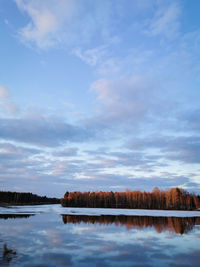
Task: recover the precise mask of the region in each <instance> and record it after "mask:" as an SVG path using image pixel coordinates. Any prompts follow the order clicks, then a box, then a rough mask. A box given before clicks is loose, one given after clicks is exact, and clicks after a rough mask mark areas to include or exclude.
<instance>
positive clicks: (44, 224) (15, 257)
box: [0, 205, 200, 267]
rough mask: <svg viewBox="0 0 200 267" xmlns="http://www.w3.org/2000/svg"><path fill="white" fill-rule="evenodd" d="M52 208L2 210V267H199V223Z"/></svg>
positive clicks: (191, 219) (192, 219)
mask: <svg viewBox="0 0 200 267" xmlns="http://www.w3.org/2000/svg"><path fill="white" fill-rule="evenodd" d="M55 207H57V205H54V207H53V208H50V206H40V207H38V206H32V207H29V208H24V209H20V208H18V212H17V210H16V209H14V208H13V209H12V208H10V209H9V213H8V211H7V212H5V209H4V212H3V213H4V214H1V215H0V265H1V266H48V267H51V266H101V267H102V266H200V217H194V216H193V217H185V218H182V217H179V218H178V217H155V216H125V215H115V216H114V215H101V216H87V215H76V214H75V213H74V214H73V215H72V214H66V213H65V211H66V210H65V209H64V208H63V209H62V208H59V212H55V210H56V209H55ZM25 210H26V211H27V213H24V211H25ZM13 211H14V213H13ZM62 211H63V212H62ZM5 213H6V214H5Z"/></svg>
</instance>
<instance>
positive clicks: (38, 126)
mask: <svg viewBox="0 0 200 267" xmlns="http://www.w3.org/2000/svg"><path fill="white" fill-rule="evenodd" d="M0 129H1V131H0V138H2V139H5V140H12V141H17V142H23V143H28V144H34V145H38V146H50V147H51V146H52V147H53V146H59V145H62V144H64V143H66V142H68V141H70V142H84V141H86V140H87V141H88V140H89V139H90V137H91V136H93V134H92V131H90V130H87V129H85V128H84V127H78V126H74V125H70V124H68V123H66V122H64V121H61V120H59V119H58V118H48V117H42V116H40V117H36V118H32V117H30V118H19V119H15V118H11V119H5V118H1V119H0Z"/></svg>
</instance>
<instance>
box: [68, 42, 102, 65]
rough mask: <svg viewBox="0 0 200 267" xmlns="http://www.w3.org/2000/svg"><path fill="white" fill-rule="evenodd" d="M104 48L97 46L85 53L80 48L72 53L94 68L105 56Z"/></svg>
mask: <svg viewBox="0 0 200 267" xmlns="http://www.w3.org/2000/svg"><path fill="white" fill-rule="evenodd" d="M105 48H106V47H105V46H99V47H96V48H93V49H88V50H85V51H82V50H81V48H76V49H74V50H73V53H74V54H75V55H76V56H77V57H79V58H80V59H81V60H83V61H84V62H85V63H87V64H88V65H90V66H95V65H96V64H97V63H99V61H101V59H102V57H103V56H104V55H105V54H106V51H105Z"/></svg>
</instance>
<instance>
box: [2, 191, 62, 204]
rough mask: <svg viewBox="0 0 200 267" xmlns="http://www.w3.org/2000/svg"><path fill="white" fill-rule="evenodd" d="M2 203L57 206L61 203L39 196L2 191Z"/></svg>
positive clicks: (55, 199) (56, 199) (57, 200)
mask: <svg viewBox="0 0 200 267" xmlns="http://www.w3.org/2000/svg"><path fill="white" fill-rule="evenodd" d="M0 203H5V204H17V205H21V204H22V205H24V204H30V205H36V204H56V203H60V199H58V198H49V197H46V196H38V195H36V194H32V193H20V192H10V191H8V192H5V191H0Z"/></svg>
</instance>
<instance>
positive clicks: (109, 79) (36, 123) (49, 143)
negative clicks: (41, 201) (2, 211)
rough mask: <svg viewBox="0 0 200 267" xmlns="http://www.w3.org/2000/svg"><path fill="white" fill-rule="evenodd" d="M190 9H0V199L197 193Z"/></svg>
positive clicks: (109, 4) (21, 2) (199, 76)
mask: <svg viewBox="0 0 200 267" xmlns="http://www.w3.org/2000/svg"><path fill="white" fill-rule="evenodd" d="M199 10H200V3H199V1H195V0H193V1H190V0H185V1H184V0H182V1H176V0H173V1H172V0H170V1H168V0H154V1H153V0H152V1H151V0H130V1H129V0H117V1H116V0H113V1H112V0H102V1H93V0H85V1H81V0H60V1H58V0H43V1H42V0H12V1H6V0H1V1H0V41H1V45H0V48H1V49H0V184H1V189H2V190H15V191H31V192H34V193H38V194H42V195H45V194H46V195H48V196H62V195H63V194H64V193H65V192H66V191H67V190H68V191H75V190H80V191H88V190H90V191H93V190H95V191H96V190H98V191H100V190H104V191H105V190H106V191H107V190H109V191H110V190H112V191H123V190H126V189H127V188H128V189H131V190H137V189H139V190H147V191H148V190H152V189H153V188H154V187H155V186H157V187H159V188H161V189H166V188H170V187H174V186H180V187H183V188H185V189H187V190H189V191H192V192H197V193H200V176H199V173H200V135H199V131H200V118H199V114H200V90H199V88H200V19H199Z"/></svg>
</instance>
